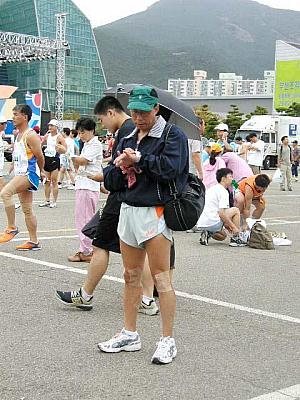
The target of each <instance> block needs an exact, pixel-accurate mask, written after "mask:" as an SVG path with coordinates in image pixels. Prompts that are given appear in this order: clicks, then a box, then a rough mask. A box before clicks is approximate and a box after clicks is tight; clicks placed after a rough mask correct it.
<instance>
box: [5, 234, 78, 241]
mask: <svg viewBox="0 0 300 400" xmlns="http://www.w3.org/2000/svg"><path fill="white" fill-rule="evenodd" d="M74 238H78V235H67V236H44V237H39V238H38V239H39V240H53V239H74ZM28 240H29V238H28V237H25V238H15V239H12V240H11V241H12V242H23V241H28Z"/></svg>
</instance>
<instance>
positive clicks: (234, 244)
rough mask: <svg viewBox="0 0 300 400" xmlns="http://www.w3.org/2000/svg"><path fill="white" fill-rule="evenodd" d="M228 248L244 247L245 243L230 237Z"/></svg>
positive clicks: (237, 238)
mask: <svg viewBox="0 0 300 400" xmlns="http://www.w3.org/2000/svg"><path fill="white" fill-rule="evenodd" d="M229 246H231V247H245V246H247V243H246V242H244V241H243V240H242V239H241V238H240V237H232V238H231V239H230V243H229Z"/></svg>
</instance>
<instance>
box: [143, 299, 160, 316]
mask: <svg viewBox="0 0 300 400" xmlns="http://www.w3.org/2000/svg"><path fill="white" fill-rule="evenodd" d="M139 313H141V314H146V315H157V314H158V313H159V308H158V307H157V304H156V302H155V300H151V301H150V304H149V305H148V304H146V303H144V302H143V301H141V304H140V306H139Z"/></svg>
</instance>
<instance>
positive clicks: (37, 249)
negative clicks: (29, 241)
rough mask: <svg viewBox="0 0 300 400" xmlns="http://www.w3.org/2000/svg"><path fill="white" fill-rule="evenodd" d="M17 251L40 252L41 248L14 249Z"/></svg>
mask: <svg viewBox="0 0 300 400" xmlns="http://www.w3.org/2000/svg"><path fill="white" fill-rule="evenodd" d="M16 250H17V251H39V250H42V248H41V247H34V248H33V249H16Z"/></svg>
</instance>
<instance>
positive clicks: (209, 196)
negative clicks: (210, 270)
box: [197, 168, 246, 247]
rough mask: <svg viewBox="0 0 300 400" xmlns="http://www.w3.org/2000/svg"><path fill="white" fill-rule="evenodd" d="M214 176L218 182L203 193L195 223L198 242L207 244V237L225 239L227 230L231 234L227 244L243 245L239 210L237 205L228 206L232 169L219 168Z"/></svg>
mask: <svg viewBox="0 0 300 400" xmlns="http://www.w3.org/2000/svg"><path fill="white" fill-rule="evenodd" d="M216 178H217V181H218V183H217V184H216V185H214V186H211V187H210V188H209V189H207V191H206V193H205V206H204V210H203V212H202V214H201V216H200V218H199V221H198V223H197V228H198V230H200V231H201V236H200V243H201V244H202V245H205V246H207V245H208V239H209V238H210V237H212V238H213V239H215V240H219V241H222V240H225V239H226V237H227V234H226V231H225V230H224V228H226V230H227V231H229V232H230V233H231V234H232V237H231V239H230V243H229V246H232V247H241V246H245V245H246V243H244V242H243V241H242V240H241V239H240V211H239V209H238V208H237V207H231V208H230V206H229V192H228V190H227V188H229V187H230V186H231V184H232V170H231V169H229V168H220V169H219V170H218V171H217V174H216Z"/></svg>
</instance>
